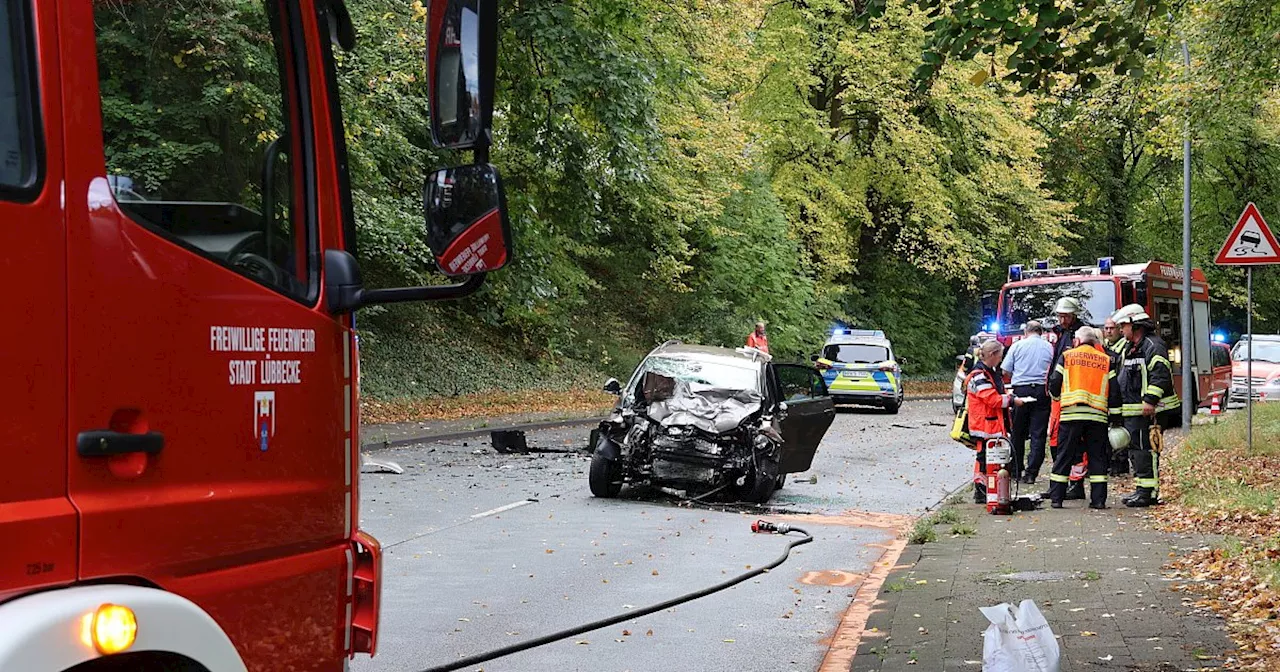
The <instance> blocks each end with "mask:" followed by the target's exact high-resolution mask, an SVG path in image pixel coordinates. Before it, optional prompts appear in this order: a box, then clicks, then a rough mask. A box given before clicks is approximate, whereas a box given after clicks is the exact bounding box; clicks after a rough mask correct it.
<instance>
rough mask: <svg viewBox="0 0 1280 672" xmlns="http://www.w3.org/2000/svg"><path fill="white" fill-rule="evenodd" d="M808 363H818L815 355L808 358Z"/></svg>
mask: <svg viewBox="0 0 1280 672" xmlns="http://www.w3.org/2000/svg"><path fill="white" fill-rule="evenodd" d="M809 361H811V362H816V361H818V356H817V355H813V356H812V357H810V358H809Z"/></svg>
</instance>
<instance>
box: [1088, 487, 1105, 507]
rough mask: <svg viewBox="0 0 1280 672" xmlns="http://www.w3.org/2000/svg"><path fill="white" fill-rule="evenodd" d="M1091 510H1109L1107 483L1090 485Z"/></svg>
mask: <svg viewBox="0 0 1280 672" xmlns="http://www.w3.org/2000/svg"><path fill="white" fill-rule="evenodd" d="M1089 508H1091V509H1105V508H1107V484H1106V483H1090V484H1089Z"/></svg>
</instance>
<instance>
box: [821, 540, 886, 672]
mask: <svg viewBox="0 0 1280 672" xmlns="http://www.w3.org/2000/svg"><path fill="white" fill-rule="evenodd" d="M872 546H879V547H880V548H883V549H885V550H884V553H883V554H882V555H881V556H880V559H879V560H877V561H876V563H875V564H874V566H873V569H872V570H871V573H870V575H868V576H867V578H866V580H865V581H863V582H862V585H861V586H859V588H858V592H857V594H856V595H855V596H854V598H853V604H850V605H849V609H848V610H847V611H845V612H844V618H842V619H840V625H838V626H836V633H835V636H833V637H832V638H831V647H830V648H829V649H827V655H826V657H825V658H823V659H822V665H821V666H820V667H818V672H840V671H842V670H848V669H849V668H850V667H852V665H853V657H854V654H856V653H857V652H858V644H859V643H860V642H861V641H862V630H863V629H864V628H866V627H867V619H868V618H869V617H870V616H871V610H872V609H873V607H874V606H875V604H876V601H877V600H876V596H878V595H879V594H880V587H881V586H883V585H884V580H885V579H886V578H888V576H889V573H890V572H892V571H893V570H894V569H895V568H896V567H897V564H898V557H899V556H901V555H902V551H903V550H904V549H905V548H906V547H907V542H906V540H905V539H894V540H893V541H890V542H889V543H887V544H872Z"/></svg>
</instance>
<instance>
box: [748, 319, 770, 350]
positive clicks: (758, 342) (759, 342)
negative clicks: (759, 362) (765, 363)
mask: <svg viewBox="0 0 1280 672" xmlns="http://www.w3.org/2000/svg"><path fill="white" fill-rule="evenodd" d="M747 347H748V348H755V349H756V350H759V351H760V352H763V353H765V354H768V352H769V337H768V336H766V335H765V333H764V322H756V330H755V331H753V332H751V333H750V334H747Z"/></svg>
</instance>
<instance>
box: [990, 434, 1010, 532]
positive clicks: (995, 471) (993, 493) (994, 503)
mask: <svg viewBox="0 0 1280 672" xmlns="http://www.w3.org/2000/svg"><path fill="white" fill-rule="evenodd" d="M1012 459H1013V446H1011V445H1010V444H1009V442H1008V441H1007V440H1005V439H991V440H990V441H988V442H987V493H988V494H987V513H991V514H995V515H1005V516H1007V515H1009V514H1012V513H1013V493H1012V492H1011V479H1010V477H1009V462H1010V461H1012Z"/></svg>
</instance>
